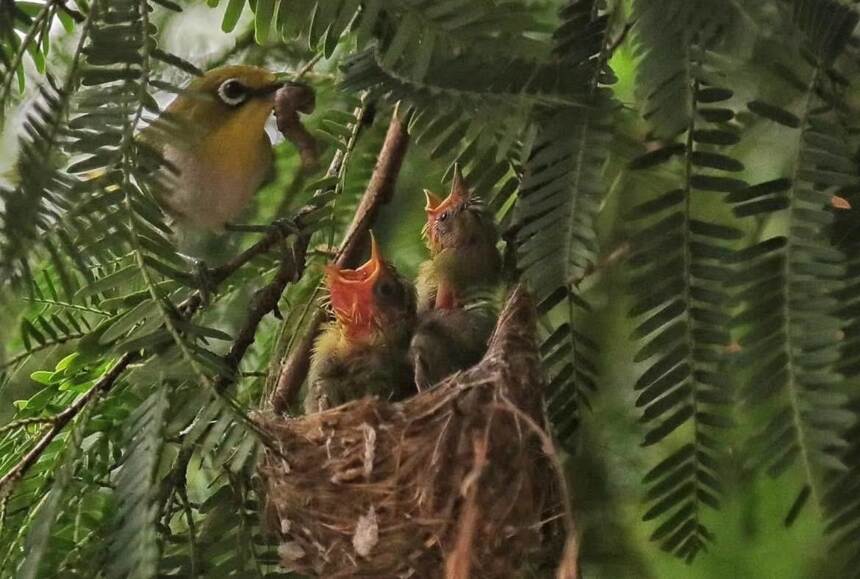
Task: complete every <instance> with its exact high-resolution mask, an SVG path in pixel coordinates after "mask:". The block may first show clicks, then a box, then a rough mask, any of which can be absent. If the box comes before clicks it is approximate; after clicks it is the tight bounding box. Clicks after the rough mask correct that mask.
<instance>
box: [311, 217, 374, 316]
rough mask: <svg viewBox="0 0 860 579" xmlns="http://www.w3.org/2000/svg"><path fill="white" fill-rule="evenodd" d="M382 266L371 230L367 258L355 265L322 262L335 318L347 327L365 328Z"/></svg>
mask: <svg viewBox="0 0 860 579" xmlns="http://www.w3.org/2000/svg"><path fill="white" fill-rule="evenodd" d="M384 267H385V260H384V259H383V258H382V253H381V252H380V250H379V244H378V243H377V242H376V238H375V237H374V236H373V233H371V234H370V259H368V260H367V262H365V263H364V264H363V265H361V266H360V267H358V268H356V269H348V268H341V267H338V266H337V265H335V264H329V265H328V266H326V270H325V273H326V285H327V286H328V290H329V294H330V296H331V305H332V309H333V310H334V314H335V317H336V318H337V320H338V321H339V322H340V323H341V324H342V325H344V326H346V327H347V329H362V328H364V329H366V328H369V326H370V325H371V323H372V321H373V317H374V313H375V311H376V301H375V298H374V294H373V288H374V285H375V284H376V280H377V279H379V276H380V274H381V273H382V271H383V269H384Z"/></svg>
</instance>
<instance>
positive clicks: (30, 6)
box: [0, 0, 860, 578]
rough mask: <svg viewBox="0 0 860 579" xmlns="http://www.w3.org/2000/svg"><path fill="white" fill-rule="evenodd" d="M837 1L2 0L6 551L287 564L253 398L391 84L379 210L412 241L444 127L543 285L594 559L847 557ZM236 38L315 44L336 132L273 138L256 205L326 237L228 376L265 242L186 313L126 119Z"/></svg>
mask: <svg viewBox="0 0 860 579" xmlns="http://www.w3.org/2000/svg"><path fill="white" fill-rule="evenodd" d="M857 20H858V18H857V12H856V8H855V7H854V6H853V3H849V2H844V3H842V2H837V1H836V0H771V1H767V2H761V1H753V0H662V1H657V0H650V1H649V0H632V1H620V0H618V1H607V2H592V1H590V0H579V1H572V2H560V1H549V0H535V1H506V0H451V1H445V2H431V1H421V0H410V1H408V2H402V1H398V2H391V1H388V0H342V1H329V2H316V1H314V0H300V1H291V2H282V1H278V0H265V1H264V0H257V1H256V2H251V3H247V2H245V0H229V1H222V2H217V1H210V2H207V3H203V2H179V3H174V2H173V1H172V0H136V1H132V0H116V1H110V2H107V1H91V2H58V1H50V0H49V1H47V2H44V3H38V2H17V1H15V2H13V1H10V0H2V1H0V56H2V58H0V110H2V114H3V119H4V123H5V124H4V130H3V136H2V141H0V151H2V156H0V173H4V174H5V175H6V178H5V181H6V182H5V183H3V184H2V204H0V269H2V275H3V279H4V286H3V292H4V296H3V299H2V307H0V321H2V324H0V328H3V329H2V330H0V336H2V350H0V359H2V370H0V372H2V374H0V384H1V385H2V390H0V417H2V418H0V420H2V421H3V423H4V424H6V426H5V427H3V428H2V431H0V473H8V472H9V471H10V469H13V468H14V466H15V465H16V464H18V463H19V461H20V460H21V459H22V457H23V456H24V455H26V453H27V452H28V451H29V450H30V449H31V448H32V447H33V445H34V444H35V443H36V441H37V440H38V439H39V438H40V437H41V436H42V435H43V434H44V433H45V432H47V431H50V429H52V428H57V430H58V435H57V436H56V437H55V438H53V439H52V442H51V443H50V444H49V445H48V446H47V448H46V449H45V451H44V453H43V454H42V455H41V457H40V458H39V460H38V461H37V462H36V463H35V464H34V465H33V466H32V468H30V469H29V470H28V472H27V473H26V475H25V476H24V477H23V478H21V479H20V480H13V481H10V482H8V483H7V484H6V485H5V486H4V488H3V494H2V496H3V500H2V513H0V515H2V527H0V569H2V571H0V575H2V576H16V577H48V576H63V577H73V576H86V577H90V576H92V573H93V570H94V569H99V570H100V572H101V573H102V574H104V575H106V576H112V577H113V576H123V577H124V576H139V577H148V576H155V575H156V574H158V575H166V576H170V575H173V576H190V575H198V576H206V577H219V576H241V577H248V576H256V575H261V576H262V575H267V576H268V575H273V574H277V573H278V571H277V568H276V567H275V566H274V565H273V563H274V561H275V560H276V557H275V546H273V545H270V544H268V542H267V540H266V537H265V536H264V535H263V534H262V532H261V529H260V521H259V516H258V513H257V508H258V501H259V497H258V496H257V494H256V492H255V487H254V479H253V475H252V473H253V463H254V460H253V458H254V453H255V452H256V449H257V446H258V441H257V439H256V437H255V435H254V432H253V431H252V429H250V428H249V427H248V423H247V421H246V420H245V417H246V416H247V413H248V412H250V411H252V410H253V409H255V408H258V407H259V406H260V404H261V401H262V400H263V399H264V397H265V395H266V392H267V391H268V387H267V380H268V379H269V378H268V375H269V374H270V373H271V371H272V368H274V369H275V370H276V369H277V363H278V361H279V359H280V357H281V354H282V353H283V351H284V349H285V347H287V346H289V345H290V344H291V343H292V342H291V340H292V339H293V338H294V337H295V336H298V335H300V333H301V328H302V327H303V324H305V323H306V321H307V319H308V316H307V315H305V314H306V312H307V311H309V310H310V311H312V309H313V307H315V306H316V304H317V303H318V301H319V294H318V292H317V291H316V290H317V287H318V282H319V279H320V275H321V271H322V269H321V266H322V264H323V263H325V261H326V258H327V251H328V247H330V246H331V245H332V244H334V243H337V242H338V241H339V239H340V237H341V235H342V234H343V231H344V230H345V228H346V225H347V224H348V222H349V220H350V218H351V215H352V212H353V210H354V208H355V206H356V204H357V202H358V199H359V198H360V196H361V194H362V192H363V191H364V187H365V185H366V182H367V179H368V177H369V175H370V172H371V170H372V168H373V164H374V161H375V155H376V152H377V151H378V150H379V146H380V144H381V142H382V138H383V135H384V131H385V126H386V124H387V119H388V118H389V117H390V115H391V107H392V105H393V104H394V103H395V102H396V101H398V100H400V101H402V105H401V106H402V107H403V109H404V110H408V111H409V114H410V115H411V116H410V132H411V134H412V136H413V140H414V142H413V143H412V145H411V148H410V150H409V152H408V154H407V157H406V161H405V164H404V167H403V169H402V171H401V175H400V179H399V181H398V184H397V191H396V194H395V196H394V199H393V201H392V202H391V203H390V204H389V205H387V206H385V207H384V208H383V210H382V213H381V215H380V217H379V219H378V221H377V223H376V224H375V226H374V230H375V232H376V233H377V236H378V237H379V238H380V239H381V241H382V244H383V247H384V248H385V250H386V252H387V253H388V254H389V255H391V256H392V258H393V260H394V262H395V263H396V265H397V266H398V267H399V268H400V269H401V270H402V271H404V272H405V273H407V274H409V275H412V274H414V273H415V271H416V269H417V266H418V264H419V263H420V261H421V260H422V259H424V257H425V254H424V249H423V244H422V241H421V239H420V236H419V231H420V228H421V224H422V220H423V211H422V207H423V194H422V189H424V188H430V189H435V190H437V191H442V190H444V188H445V186H446V184H447V180H446V176H450V174H451V173H450V170H451V166H452V164H453V162H454V161H456V160H459V161H460V162H461V163H462V164H463V165H464V166H465V168H466V176H467V179H468V180H469V182H470V183H471V184H472V185H473V186H474V187H475V189H476V190H477V192H478V193H479V194H480V195H481V196H482V197H483V198H484V199H485V200H486V201H487V202H488V204H489V206H490V207H491V208H492V209H493V210H494V211H495V212H496V213H497V215H498V218H499V221H500V223H501V225H502V229H503V231H504V233H505V235H504V238H505V241H506V243H507V256H508V261H509V262H510V263H511V265H512V266H513V264H516V266H517V268H518V271H520V272H521V275H522V277H524V278H525V279H526V280H527V281H528V283H529V285H530V287H531V289H532V291H533V292H534V294H535V295H536V297H537V298H538V299H539V300H540V303H541V310H542V313H543V314H544V315H543V319H542V328H541V329H542V331H543V335H544V339H545V341H544V343H543V346H542V351H543V354H544V357H545V366H546V372H547V377H548V379H549V386H548V392H547V412H548V415H549V416H550V418H551V420H552V423H553V425H554V429H555V434H556V436H557V439H558V441H559V443H560V445H561V446H562V447H563V448H564V449H565V451H566V454H565V457H564V460H565V466H566V468H567V470H568V474H569V480H570V485H571V489H572V496H573V497H574V499H573V500H574V508H575V511H576V514H577V524H578V527H579V529H580V531H581V533H582V547H581V564H582V568H583V574H584V576H585V577H606V578H616V577H636V578H639V577H642V578H647V577H654V578H671V577H684V578H688V577H727V576H729V577H780V578H790V577H798V578H801V577H812V576H815V577H847V576H852V575H851V574H852V573H853V574H855V575H856V574H857V573H858V568H860V566H858V565H857V563H858V562H860V561H859V560H858V558H860V539H858V537H860V502H858V500H860V499H858V497H860V426H858V425H857V422H856V417H857V413H858V412H860V389H858V385H857V374H858V372H860V365H858V345H860V340H858V339H859V338H860V322H858V313H860V309H858V297H857V296H858V293H857V288H858V280H860V278H858V275H860V269H858V268H859V267H860V261H858V253H857V248H858V244H857V241H858V234H857V233H856V232H857V231H858V227H857V225H858V223H857V217H856V210H855V209H852V207H854V206H857V204H858V203H860V200H858V199H857V193H858V191H860V188H858V178H857V167H856V162H857V151H858V142H857V137H856V135H857V130H856V121H855V119H856V118H857V115H856V109H857V107H858V94H857V90H856V83H857V78H858V74H857V73H858V64H857V63H858V57H860V53H858V46H860V45H858V38H857V36H856V35H855V32H854V28H855V26H856V23H857ZM317 58H318V59H319V60H315V59H317ZM224 62H251V63H258V64H263V65H266V66H268V67H270V68H271V69H273V70H279V71H297V70H300V69H302V68H303V67H307V65H309V64H313V66H311V67H309V68H308V72H307V74H306V75H305V77H304V80H305V81H306V82H309V83H310V84H312V85H313V87H314V88H315V90H316V92H317V106H316V111H315V112H314V114H312V115H310V116H309V117H308V118H307V123H308V126H309V127H310V128H311V130H312V132H313V133H314V135H315V136H316V138H317V139H318V141H319V142H320V144H321V146H322V148H323V165H324V166H325V165H326V164H327V163H328V161H329V160H330V159H331V158H332V156H334V155H335V153H336V151H340V152H341V153H345V155H346V161H345V163H344V164H343V170H342V171H340V172H339V173H338V174H337V175H335V176H334V177H330V178H323V177H322V175H321V174H316V175H312V176H303V175H301V174H300V172H299V171H298V155H297V153H296V151H295V149H294V148H293V147H292V146H291V145H290V144H289V143H284V142H278V144H277V145H276V153H277V160H276V164H277V176H276V178H275V180H274V181H273V182H272V183H270V184H268V185H267V186H266V187H265V188H264V189H263V190H261V191H260V192H259V194H258V195H257V199H256V202H255V204H254V207H252V208H251V209H250V210H249V211H248V214H247V216H246V218H245V219H244V221H246V222H249V223H268V222H271V221H272V220H273V219H274V218H276V217H278V216H289V215H293V214H294V213H295V212H296V211H297V210H298V208H299V207H301V206H302V205H303V204H305V203H307V202H311V203H313V204H314V206H315V207H316V211H315V213H314V214H315V215H316V216H317V218H316V219H315V220H313V225H312V226H310V228H311V229H312V230H313V232H314V233H313V235H314V237H313V241H312V244H311V252H310V253H309V264H308V268H307V270H306V272H305V275H304V276H303V278H302V280H301V281H300V282H298V283H295V284H292V285H290V286H288V288H287V291H286V292H285V293H284V295H283V297H282V299H281V303H280V308H279V309H280V312H281V313H282V314H283V320H278V319H275V318H274V317H272V316H268V317H266V318H265V319H264V320H263V323H262V324H261V326H260V327H259V328H258V331H257V334H256V343H255V344H254V346H253V348H252V349H251V350H250V352H249V354H248V355H247V356H245V357H244V359H243V360H242V363H241V368H240V369H241V374H239V375H238V376H234V375H233V371H234V370H235V368H233V367H230V364H229V357H228V356H225V354H226V353H227V351H228V349H229V347H230V345H231V340H232V339H233V338H234V337H235V334H236V332H237V329H238V328H240V327H241V325H242V323H243V320H244V316H245V314H246V311H247V308H248V301H249V296H251V295H253V292H254V290H256V289H257V288H259V287H261V286H262V285H263V284H264V283H265V282H266V281H267V280H269V279H270V278H271V277H272V274H273V272H274V271H275V269H276V267H277V265H278V263H277V259H276V257H277V256H276V255H274V254H272V255H267V256H262V257H259V258H257V259H255V260H253V261H252V262H250V263H249V264H247V265H246V266H245V267H243V268H242V269H241V270H239V271H238V272H237V273H236V274H234V275H233V276H231V277H230V278H229V279H228V280H227V281H226V282H225V283H223V284H222V285H221V286H220V287H219V288H218V291H217V293H216V294H215V295H214V296H213V297H212V301H211V303H209V304H205V307H202V308H201V311H200V312H199V313H198V315H197V316H195V317H193V318H192V319H191V320H192V321H188V319H187V318H186V317H184V316H183V315H182V314H181V312H180V311H178V310H177V308H176V307H177V305H178V304H180V303H182V302H183V301H184V300H187V299H191V298H192V297H193V296H194V295H195V292H196V291H197V290H198V289H199V287H200V284H201V283H202V282H201V280H200V279H199V278H198V277H195V273H194V270H193V268H192V267H191V266H190V265H189V264H188V262H187V261H185V260H183V259H182V258H181V257H180V256H178V255H177V254H176V250H175V247H174V245H173V243H172V238H171V236H170V234H169V231H168V230H167V229H166V227H165V224H164V221H163V218H162V216H161V215H160V213H159V212H158V210H157V207H156V206H155V205H154V202H153V194H154V193H156V192H157V187H158V184H157V183H156V182H154V181H153V180H152V179H151V177H150V176H149V174H148V173H147V172H146V171H144V170H143V167H144V166H145V165H146V164H147V163H153V162H155V163H158V162H159V159H157V158H155V159H153V158H149V157H147V156H146V152H145V151H141V150H139V149H138V148H137V147H136V146H135V142H134V139H133V135H134V134H135V132H136V131H137V130H139V128H141V127H142V126H144V125H145V124H146V123H147V122H148V120H150V119H151V118H153V117H154V116H155V115H156V114H157V111H158V108H159V107H160V106H163V105H165V104H166V103H167V102H168V101H169V99H170V98H171V93H173V92H176V90H178V89H177V88H176V87H177V86H181V85H182V84H183V83H184V82H186V81H187V79H188V78H189V75H191V74H194V73H195V71H196V70H205V69H207V68H210V67H212V66H215V65H217V64H221V63H224ZM358 119H361V121H360V122H361V123H362V126H361V129H360V130H358V128H357V124H356V123H357V122H359V121H358ZM368 123H369V126H366V125H368ZM270 129H273V127H270ZM354 132H355V133H358V135H359V136H358V138H357V139H355V140H354V146H352V145H351V144H350V143H351V141H352V140H351V139H350V136H351V135H352V134H353V133H354ZM272 134H273V136H274V135H275V134H276V131H274V130H272ZM94 169H103V170H104V176H103V177H101V178H98V179H95V180H93V179H87V178H86V176H87V175H88V172H89V171H91V170H94ZM253 241H254V237H253V236H250V237H249V236H231V237H230V238H229V243H228V247H227V249H226V250H225V251H226V253H227V254H228V255H229V254H231V253H233V252H238V250H239V249H240V248H241V247H242V246H247V245H250V244H251V243H253ZM129 353H131V354H133V355H134V356H135V359H134V363H133V364H130V367H129V369H128V370H127V371H126V372H124V373H123V374H122V375H121V377H120V378H119V380H117V382H116V384H115V385H113V386H112V387H111V388H110V390H109V391H107V392H104V393H102V392H101V390H98V386H97V384H98V383H99V380H100V377H102V376H103V375H104V374H105V373H106V372H108V371H109V369H110V368H111V367H112V366H113V365H114V364H116V363H117V361H118V360H122V359H123V357H124V356H128V355H130V354H129ZM93 388H96V390H93ZM76 405H79V407H80V408H82V411H81V412H80V413H79V414H76V415H75V416H74V418H73V420H71V421H69V422H68V423H60V422H58V421H57V418H56V417H61V416H63V415H64V414H63V413H64V409H67V408H69V407H78V406H76ZM59 426H61V427H62V428H59Z"/></svg>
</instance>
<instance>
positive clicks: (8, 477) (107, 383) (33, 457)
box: [0, 352, 138, 497]
mask: <svg viewBox="0 0 860 579" xmlns="http://www.w3.org/2000/svg"><path fill="white" fill-rule="evenodd" d="M137 357H138V355H137V353H132V352H128V353H126V354H123V355H122V357H120V359H119V360H117V362H116V364H114V366H113V368H111V369H110V370H108V371H107V372H106V373H105V374H103V375H102V377H101V378H99V381H98V382H96V383H95V384H94V385H93V387H92V388H90V389H89V390H87V392H86V394H84V395H83V396H81V397H80V398H78V399H77V400H75V401H74V402H73V403H72V404H71V406H69V407H68V408H66V409H65V410H63V411H62V412H60V413H59V414H57V415H56V416H54V418H53V419H52V420H51V426H50V427H49V428H48V429H47V431H45V433H44V434H43V435H42V437H41V438H40V439H39V441H38V442H37V443H36V445H35V446H33V448H31V449H30V451H29V452H28V453H27V454H25V455H24V457H23V458H22V459H21V460H20V461H18V464H16V465H15V466H14V467H12V469H11V470H10V471H9V472H7V473H6V474H5V475H4V476H3V478H2V479H0V497H3V496H5V494H6V487H7V486H8V485H10V484H11V483H13V482H14V481H16V480H18V479H20V478H21V477H23V476H24V474H25V473H26V472H27V471H28V470H29V469H30V467H31V466H33V465H34V464H35V463H36V461H37V460H39V457H41V456H42V453H44V452H45V449H46V448H48V445H49V444H51V442H53V440H54V439H55V438H56V437H57V435H58V434H59V433H60V432H61V431H62V430H63V428H65V427H66V425H67V424H68V423H69V422H71V421H72V420H74V418H75V417H76V416H77V415H78V413H80V411H81V410H83V409H84V407H86V405H87V404H89V402H90V401H91V400H93V399H95V398H97V397H98V396H100V395H101V394H103V393H105V392H107V391H108V390H110V389H111V387H113V385H114V383H115V382H116V380H117V378H119V377H120V375H121V374H122V373H123V371H125V369H126V368H128V366H129V364H131V363H132V362H133V361H134V360H135V359H136V358H137Z"/></svg>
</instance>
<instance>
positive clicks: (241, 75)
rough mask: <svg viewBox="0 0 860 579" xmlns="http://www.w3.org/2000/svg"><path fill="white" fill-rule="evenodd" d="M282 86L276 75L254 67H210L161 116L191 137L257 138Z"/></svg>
mask: <svg viewBox="0 0 860 579" xmlns="http://www.w3.org/2000/svg"><path fill="white" fill-rule="evenodd" d="M283 85H284V82H283V80H282V79H281V78H280V77H279V75H276V74H275V73H273V72H270V71H268V70H266V69H264V68H260V67H258V66H249V65H229V66H221V67H218V68H213V69H212V70H210V71H207V72H206V73H205V74H204V75H203V76H201V77H198V78H196V79H194V80H193V81H191V83H190V84H189V85H188V87H187V88H186V89H185V91H184V92H183V93H182V94H180V95H178V96H177V97H176V98H175V99H174V100H173V102H171V103H170V105H168V107H167V109H166V110H165V115H166V116H167V118H168V120H171V121H174V120H175V121H176V122H177V123H178V124H179V125H182V127H181V128H182V130H186V128H190V129H191V130H192V131H193V133H194V134H195V136H204V137H205V136H206V135H207V134H209V135H212V134H219V135H222V136H226V135H228V134H243V133H247V134H253V135H254V136H256V137H258V136H259V135H260V133H261V132H262V131H263V126H264V125H265V123H266V120H267V119H268V117H269V115H270V114H271V112H272V106H273V103H274V97H275V92H276V91H277V90H278V89H279V88H281V87H282V86H283ZM186 125H187V127H186ZM180 136H181V134H180Z"/></svg>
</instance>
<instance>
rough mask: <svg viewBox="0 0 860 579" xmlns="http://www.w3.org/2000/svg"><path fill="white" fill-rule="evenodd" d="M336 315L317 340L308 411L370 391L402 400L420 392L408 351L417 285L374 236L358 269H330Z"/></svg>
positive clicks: (307, 400)
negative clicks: (388, 257) (391, 261)
mask: <svg viewBox="0 0 860 579" xmlns="http://www.w3.org/2000/svg"><path fill="white" fill-rule="evenodd" d="M326 283H327V286H328V290H329V294H330V299H331V306H332V309H333V310H334V316H335V319H334V321H333V322H331V323H330V324H328V326H326V327H325V328H324V329H323V331H322V333H321V334H320V336H319V338H317V341H316V344H315V347H314V352H313V356H312V358H311V368H310V373H309V388H308V394H307V396H306V397H305V412H306V413H312V412H320V411H322V410H326V409H328V408H333V407H335V406H339V405H341V404H344V403H345V402H348V401H350V400H354V399H357V398H361V397H363V396H367V395H373V396H379V397H380V398H384V399H390V400H399V399H401V398H403V397H405V396H407V395H409V394H411V393H412V392H414V387H413V386H412V384H413V377H412V369H411V367H410V365H409V359H408V357H407V352H408V348H409V338H410V336H411V335H412V330H413V328H414V326H415V289H414V288H413V286H412V284H411V283H409V282H408V281H407V280H406V279H405V278H403V277H401V276H400V275H399V274H398V273H397V271H396V270H395V269H394V267H393V266H391V265H390V264H389V263H387V262H386V261H385V260H384V259H383V258H382V255H381V253H380V251H379V246H378V244H377V243H376V240H375V239H374V238H373V236H371V255H370V259H369V260H368V261H367V263H365V264H364V265H362V266H361V267H359V268H358V269H342V268H339V267H337V266H336V265H329V266H328V267H327V269H326Z"/></svg>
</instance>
